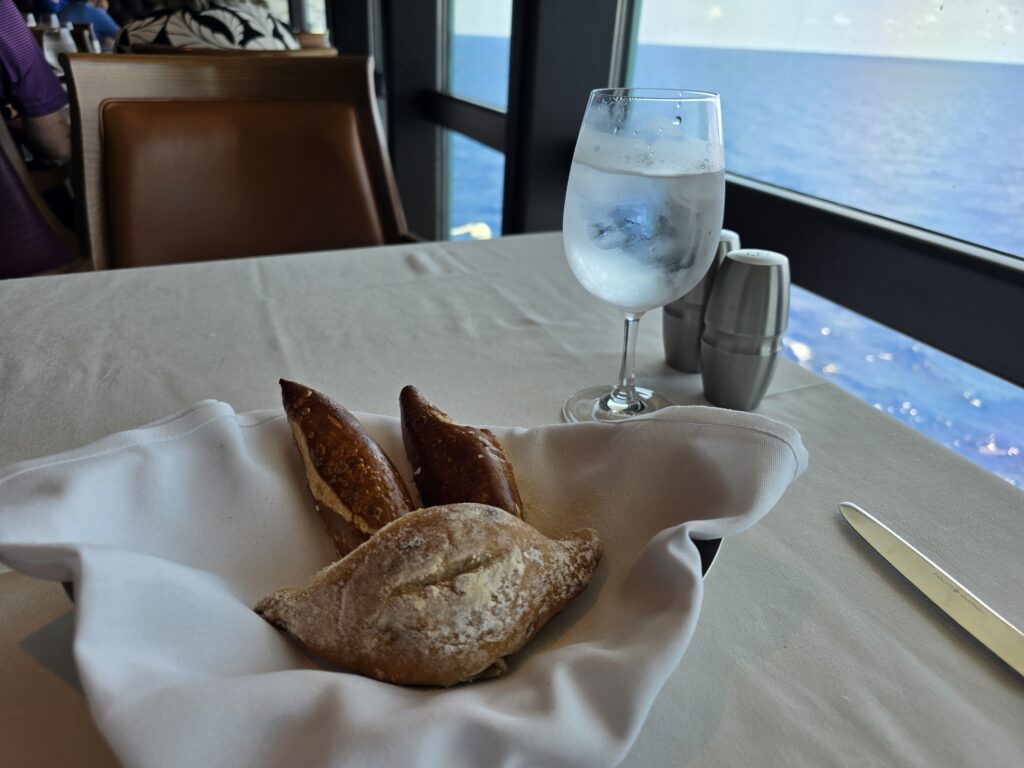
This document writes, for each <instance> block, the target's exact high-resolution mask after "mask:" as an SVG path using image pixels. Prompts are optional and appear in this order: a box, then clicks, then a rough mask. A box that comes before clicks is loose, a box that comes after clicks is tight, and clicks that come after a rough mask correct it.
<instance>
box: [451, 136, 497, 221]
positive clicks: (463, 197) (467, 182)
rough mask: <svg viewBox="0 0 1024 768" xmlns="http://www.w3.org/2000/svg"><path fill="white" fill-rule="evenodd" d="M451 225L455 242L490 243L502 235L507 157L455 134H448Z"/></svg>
mask: <svg viewBox="0 0 1024 768" xmlns="http://www.w3.org/2000/svg"><path fill="white" fill-rule="evenodd" d="M445 136H446V140H447V141H446V144H447V146H446V150H447V157H448V185H447V189H448V222H447V227H446V228H447V232H448V236H449V237H450V238H451V239H452V240H469V239H473V240H488V239H490V238H492V237H498V235H500V234H501V203H502V199H503V195H504V185H505V155H504V154H503V153H501V152H498V151H496V150H493V149H491V148H490V147H487V146H484V145H483V144H480V143H479V142H476V141H473V140H472V139H469V138H467V137H465V136H463V135H462V134H459V133H455V132H454V131H447V130H446V131H445Z"/></svg>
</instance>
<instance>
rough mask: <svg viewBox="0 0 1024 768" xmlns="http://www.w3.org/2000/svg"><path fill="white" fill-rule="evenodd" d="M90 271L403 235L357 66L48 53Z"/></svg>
mask: <svg viewBox="0 0 1024 768" xmlns="http://www.w3.org/2000/svg"><path fill="white" fill-rule="evenodd" d="M62 62H63V65H64V68H65V72H66V73H67V77H68V83H69V94H70V96H71V109H72V124H73V131H72V142H73V148H74V154H75V168H74V171H73V180H74V182H75V192H76V198H77V200H78V201H79V203H80V206H81V208H80V222H81V223H80V229H81V228H82V227H84V229H85V240H86V243H87V246H88V251H89V254H90V256H91V257H92V260H93V263H94V264H95V266H96V268H97V269H105V268H109V267H127V266H145V265H152V264H168V263H175V262H185V261H202V260H209V259H227V258H238V257H245V256H259V255H266V254H277V253H295V252H301V251H313V250H323V249H333V248H346V247H357V246H370V245H380V244H384V243H395V242H401V241H403V240H406V239H409V236H408V233H407V230H406V223H405V215H404V213H403V212H402V205H401V202H400V201H399V197H398V192H397V188H396V185H395V181H394V177H393V175H392V171H391V164H390V161H389V159H388V156H387V153H386V151H385V145H384V141H383V137H382V131H381V127H380V119H379V117H378V114H377V109H376V100H375V98H374V93H373V86H372V84H371V83H372V80H371V74H372V62H371V61H370V60H369V59H367V58H365V57H334V58H303V57H283V58H267V57H263V56H252V57H250V56H198V55H193V56H133V55H121V56H103V55H88V54H78V55H71V56H66V57H62Z"/></svg>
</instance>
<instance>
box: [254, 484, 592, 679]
mask: <svg viewBox="0 0 1024 768" xmlns="http://www.w3.org/2000/svg"><path fill="white" fill-rule="evenodd" d="M600 559H601V542H600V540H599V539H598V537H597V534H596V533H595V532H594V531H593V530H591V529H590V528H584V529H582V530H579V531H575V532H574V533H571V534H569V535H568V536H566V537H565V538H563V539H561V540H554V539H549V538H547V537H546V536H544V535H543V534H541V533H540V532H539V531H537V530H536V529H535V528H533V526H531V525H528V524H527V523H524V522H523V521H522V520H519V519H517V518H515V517H513V516H511V515H508V514H506V513H505V512H504V511H502V510H500V509H498V508H496V507H492V506H487V505H483V504H450V505H447V506H438V507H428V508H425V509H419V510H417V511H415V512H412V513H410V514H408V515H405V516H404V517H401V518H399V519H397V520H395V521H394V522H392V523H389V524H388V525H387V526H385V527H384V528H382V529H381V530H380V531H378V532H377V533H376V534H375V535H374V536H373V537H372V538H371V539H369V540H368V541H367V542H366V543H365V544H363V545H362V546H360V547H359V548H358V549H356V550H355V551H353V552H352V553H351V554H350V555H348V556H347V557H345V558H343V559H341V560H339V561H337V562H336V563H334V564H333V565H329V566H328V567H327V568H325V569H323V570H322V571H320V572H319V573H318V574H316V575H315V576H314V577H313V580H312V582H311V584H310V585H309V586H308V587H306V588H305V589H284V590H280V591H278V592H275V593H273V594H271V595H268V596H267V597H265V598H263V599H262V600H260V602H259V603H257V605H256V608H255V610H256V612H257V613H259V614H260V615H261V616H263V618H265V619H266V620H267V621H269V622H270V623H271V624H273V625H274V626H276V627H278V628H280V629H283V630H285V631H286V632H288V633H290V634H291V635H293V636H294V637H295V638H297V639H298V640H299V641H301V642H302V643H303V644H304V645H305V646H306V647H307V648H309V649H310V650H312V651H313V652H314V653H317V654H319V655H320V656H322V657H323V658H325V659H327V660H329V661H331V662H333V663H335V664H338V665H339V666H341V667H343V668H345V669H347V670H349V671H352V672H356V673H358V674H361V675H366V676H368V677H373V678H375V679H377V680H383V681H385V682H390V683H399V684H406V685H434V686H450V685H455V684H456V683H459V682H464V681H468V680H473V679H476V678H478V677H481V676H493V675H495V674H501V672H502V671H504V669H505V665H504V661H503V658H504V657H505V656H508V655H509V654H512V653H515V652H516V651H518V650H519V649H520V648H522V647H523V645H525V644H526V642H527V641H528V640H529V639H530V638H531V637H532V636H533V635H534V634H535V633H536V632H537V631H538V630H539V629H540V628H541V627H542V626H543V625H544V624H545V623H546V622H547V621H548V620H549V619H550V618H551V617H552V616H554V615H555V614H556V613H557V612H558V611H560V610H561V609H562V608H563V607H565V605H566V604H567V603H569V601H571V600H572V599H573V598H574V597H576V595H578V594H579V593H580V592H582V591H583V589H584V588H585V587H586V586H587V583H588V582H589V581H590V578H591V576H592V575H593V572H594V569H595V568H596V566H597V563H598V561H599V560H600Z"/></svg>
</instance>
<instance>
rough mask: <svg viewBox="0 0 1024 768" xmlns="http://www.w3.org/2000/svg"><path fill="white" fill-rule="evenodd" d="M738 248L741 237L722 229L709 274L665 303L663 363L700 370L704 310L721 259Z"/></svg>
mask: <svg viewBox="0 0 1024 768" xmlns="http://www.w3.org/2000/svg"><path fill="white" fill-rule="evenodd" d="M739 247H740V236H739V235H737V234H736V233H735V232H733V231H732V230H731V229H723V230H722V237H721V239H720V240H719V241H718V252H717V253H716V254H715V259H714V261H712V262H711V268H710V269H708V273H707V274H706V275H704V277H703V278H701V281H700V282H699V283H697V285H696V286H695V287H694V288H692V289H691V290H690V292H689V293H687V294H686V295H685V296H683V297H682V298H680V299H676V300H675V301H673V302H672V303H671V304H666V305H665V306H664V308H663V309H662V313H661V335H662V340H663V341H664V343H665V362H666V363H668V364H669V365H670V366H671V367H673V368H675V369H676V370H679V371H685V372H686V373H697V372H699V371H700V337H701V334H702V333H703V332H704V309H705V307H706V306H707V301H708V295H709V294H710V293H711V285H712V283H713V282H714V279H715V272H716V271H717V270H718V267H719V265H720V264H721V263H722V259H724V258H725V255H726V254H727V253H729V252H730V251H735V250H736V249H737V248H739Z"/></svg>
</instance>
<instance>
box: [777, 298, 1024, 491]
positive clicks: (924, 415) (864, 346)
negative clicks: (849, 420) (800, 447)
mask: <svg viewBox="0 0 1024 768" xmlns="http://www.w3.org/2000/svg"><path fill="white" fill-rule="evenodd" d="M783 344H784V345H785V347H784V348H785V352H784V354H785V355H786V357H788V358H789V359H791V360H794V361H795V362H797V363H798V364H799V365H801V366H802V367H804V368H807V369H808V370H811V371H814V372H815V373H816V374H818V375H819V376H822V377H824V378H826V379H828V380H829V381H832V382H833V383H834V384H837V385H838V386H840V387H842V388H843V389H845V390H847V391H848V392H851V393H852V394H854V395H856V396H857V397H859V398H861V399H862V400H864V401H865V402H867V403H870V404H871V405H873V406H874V407H875V408H877V409H878V410H880V411H883V412H885V413H888V414H889V415H890V416H892V417H893V418H895V419H898V420H900V421H902V422H903V423H904V424H906V425H907V426H909V427H911V428H913V429H915V430H917V431H918V432H921V433H922V434H924V435H926V436H928V437H930V438H931V439H932V440H935V441H936V442H939V443H942V444H943V445H945V446H946V447H947V448H949V449H951V450H953V451H956V452H957V453H959V454H960V455H961V456H963V457H964V458H966V459H969V460H970V461H973V462H974V463H975V464H977V465H979V466H981V467H983V468H984V469H987V470H988V471H989V472H992V473H994V474H996V475H998V476H999V477H1001V478H1003V479H1004V480H1006V481H1007V482H1009V483H1010V484H1012V485H1014V486H1016V487H1018V488H1021V489H1024V389H1021V388H1020V387H1016V386H1014V385H1013V384H1010V383H1008V382H1005V381H1003V380H1002V379H999V378H997V377H995V376H992V375H990V374H987V373H985V372H984V371H981V370H978V369H977V368H974V367H972V366H970V365H968V364H967V363H964V362H962V361H960V360H957V359H956V358H954V357H950V356H949V355H947V354H944V353H942V352H939V351H938V350H936V349H932V348H931V347H929V346H927V345H925V344H922V343H920V342H919V341H916V340H915V339H912V338H910V337H909V336H904V335H903V334H901V333H897V332H896V331H893V330H892V329H890V328H886V327H885V326H883V325H880V324H879V323H876V322H874V321H872V320H869V319H868V318H866V317H863V316H861V315H858V314H856V313H854V312H851V311H850V310H848V309H845V308H843V307H840V306H839V305H838V304H833V303H832V302H830V301H826V300H825V299H823V298H821V297H820V296H817V295H815V294H813V293H810V292H809V291H805V290H802V289H801V288H798V287H796V286H793V287H792V290H791V292H790V313H789V328H788V330H787V332H786V336H785V338H784V339H783Z"/></svg>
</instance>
